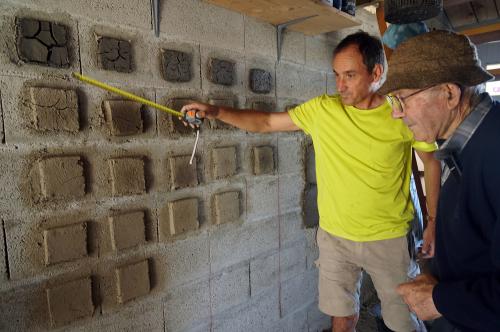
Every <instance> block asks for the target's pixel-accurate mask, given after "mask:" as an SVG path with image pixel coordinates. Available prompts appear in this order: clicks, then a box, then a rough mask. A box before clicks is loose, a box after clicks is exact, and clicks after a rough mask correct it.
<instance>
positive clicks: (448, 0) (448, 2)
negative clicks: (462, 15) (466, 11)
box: [443, 0, 470, 8]
mask: <svg viewBox="0 0 500 332" xmlns="http://www.w3.org/2000/svg"><path fill="white" fill-rule="evenodd" d="M469 2H470V0H443V7H444V8H450V7H453V6H458V5H463V4H464V3H469Z"/></svg>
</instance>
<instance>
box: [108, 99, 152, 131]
mask: <svg viewBox="0 0 500 332" xmlns="http://www.w3.org/2000/svg"><path fill="white" fill-rule="evenodd" d="M103 106H104V112H105V113H104V114H105V117H106V122H107V124H108V127H109V130H110V132H111V135H113V136H127V135H136V134H140V133H142V131H143V122H142V116H141V108H142V104H140V103H137V102H134V101H130V100H105V101H104V102H103Z"/></svg>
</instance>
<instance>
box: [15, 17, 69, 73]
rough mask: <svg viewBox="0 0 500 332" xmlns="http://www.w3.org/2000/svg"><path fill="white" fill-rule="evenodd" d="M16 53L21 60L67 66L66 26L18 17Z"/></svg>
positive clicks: (61, 66) (51, 65)
mask: <svg viewBox="0 0 500 332" xmlns="http://www.w3.org/2000/svg"><path fill="white" fill-rule="evenodd" d="M16 25H17V53H18V55H19V58H20V59H21V60H22V61H25V62H29V63H35V64H40V65H44V66H50V67H59V68H67V67H69V65H70V61H69V55H68V53H69V52H68V45H67V43H68V28H67V27H66V26H64V25H62V24H57V23H54V22H47V21H39V20H34V19H28V18H18V19H17V20H16Z"/></svg>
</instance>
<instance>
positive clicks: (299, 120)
mask: <svg viewBox="0 0 500 332" xmlns="http://www.w3.org/2000/svg"><path fill="white" fill-rule="evenodd" d="M317 105H318V97H317V98H314V99H311V100H309V101H307V102H305V103H303V104H301V105H299V106H297V107H295V108H293V109H291V110H290V111H288V115H290V118H291V119H292V121H293V123H295V125H297V127H299V128H300V129H302V130H303V131H304V132H305V133H306V134H308V135H311V132H312V128H313V127H314V120H315V118H316V116H315V115H316V114H315V113H316V112H317V111H318V109H319V108H318V107H317Z"/></svg>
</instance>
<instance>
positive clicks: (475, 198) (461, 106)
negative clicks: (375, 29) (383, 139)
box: [379, 31, 500, 332]
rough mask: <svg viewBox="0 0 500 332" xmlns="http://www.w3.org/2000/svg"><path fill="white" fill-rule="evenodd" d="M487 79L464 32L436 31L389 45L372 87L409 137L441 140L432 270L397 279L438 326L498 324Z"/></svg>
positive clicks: (497, 233) (499, 203)
mask: <svg viewBox="0 0 500 332" xmlns="http://www.w3.org/2000/svg"><path fill="white" fill-rule="evenodd" d="M491 78H492V76H491V75H490V74H489V73H488V72H486V71H485V70H484V69H483V68H482V67H481V65H480V62H479V60H478V58H477V52H476V48H475V47H474V45H472V44H471V43H470V41H469V39H468V38H467V37H465V36H462V35H458V34H455V33H452V32H448V31H433V32H429V33H426V34H423V35H420V36H417V37H414V38H412V39H409V40H408V41H406V42H404V43H402V44H401V45H400V46H399V47H398V48H397V49H396V50H395V52H394V53H393V55H392V58H391V60H390V62H389V72H388V78H387V81H386V82H385V83H384V85H383V86H382V87H381V89H380V90H379V92H380V93H383V94H386V93H389V92H392V94H390V95H388V99H389V101H390V102H391V104H392V107H393V117H394V118H397V119H403V121H404V122H405V123H406V124H407V125H408V127H409V128H410V129H411V130H412V131H413V133H414V135H415V139H416V140H419V141H427V142H434V141H436V140H439V139H441V140H445V141H444V143H443V144H442V145H441V146H440V149H439V151H437V152H436V157H437V158H438V159H441V160H443V161H444V164H445V165H446V167H445V172H444V173H443V176H442V183H443V185H442V188H441V196H440V198H439V205H438V213H437V220H436V224H437V225H436V251H435V258H434V269H433V270H434V272H433V275H430V274H429V275H427V274H424V275H420V276H419V277H417V278H416V279H415V280H414V281H411V282H407V283H404V284H401V285H400V286H399V287H398V292H399V293H400V294H401V295H402V296H403V298H404V299H405V302H406V303H407V304H408V305H409V306H410V308H411V309H412V311H414V312H415V313H416V314H417V315H418V316H419V317H420V318H422V319H424V320H428V319H435V318H438V317H441V316H442V318H440V319H438V320H437V321H436V322H435V323H436V325H434V328H435V327H436V326H439V329H437V330H438V331H489V332H491V331H500V104H499V103H498V102H493V101H492V99H491V98H490V96H489V95H488V94H487V93H481V91H480V87H481V84H482V83H484V82H486V81H488V80H490V79H491ZM434 328H433V329H434Z"/></svg>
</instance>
